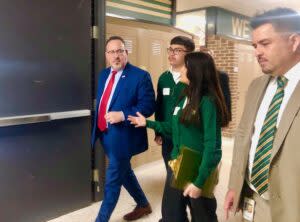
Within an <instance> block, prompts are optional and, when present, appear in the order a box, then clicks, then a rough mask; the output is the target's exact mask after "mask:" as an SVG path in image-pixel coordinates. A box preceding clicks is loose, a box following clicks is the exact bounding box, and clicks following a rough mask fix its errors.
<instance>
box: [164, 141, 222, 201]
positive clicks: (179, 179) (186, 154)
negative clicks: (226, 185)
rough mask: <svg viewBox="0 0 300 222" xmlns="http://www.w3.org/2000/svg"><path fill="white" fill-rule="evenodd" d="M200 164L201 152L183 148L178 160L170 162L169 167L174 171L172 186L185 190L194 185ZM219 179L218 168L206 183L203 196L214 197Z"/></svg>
mask: <svg viewBox="0 0 300 222" xmlns="http://www.w3.org/2000/svg"><path fill="white" fill-rule="evenodd" d="M200 164H201V155H200V153H199V152H197V151H195V150H193V149H191V148H189V147H186V146H184V147H182V149H181V152H180V155H179V156H178V158H177V159H175V160H171V161H169V166H170V167H171V169H172V171H173V178H172V181H171V186H172V187H174V188H177V189H180V190H183V189H184V188H185V186H186V185H187V184H188V183H192V182H193V181H194V180H195V179H196V177H197V175H198V172H199V166H200ZM218 177H219V170H218V167H217V168H216V169H214V170H213V171H212V173H211V174H210V176H209V177H208V178H207V180H206V181H205V184H204V186H203V188H202V194H201V196H203V197H208V198H213V197H214V188H215V186H216V184H217V183H218Z"/></svg>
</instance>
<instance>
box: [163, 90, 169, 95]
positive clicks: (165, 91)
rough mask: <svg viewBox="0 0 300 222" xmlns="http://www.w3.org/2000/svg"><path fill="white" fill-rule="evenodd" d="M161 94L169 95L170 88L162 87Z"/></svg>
mask: <svg viewBox="0 0 300 222" xmlns="http://www.w3.org/2000/svg"><path fill="white" fill-rule="evenodd" d="M163 95H164V96H169V95H170V88H163Z"/></svg>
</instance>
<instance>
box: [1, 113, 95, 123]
mask: <svg viewBox="0 0 300 222" xmlns="http://www.w3.org/2000/svg"><path fill="white" fill-rule="evenodd" d="M90 115H91V111H90V110H74V111H66V112H55V113H43V114H35V115H26V116H12V117H3V118H0V127H5V126H15V125H24V124H32V123H41V122H49V121H53V120H59V119H69V118H78V117H85V116H90Z"/></svg>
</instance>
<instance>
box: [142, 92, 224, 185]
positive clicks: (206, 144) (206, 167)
mask: <svg viewBox="0 0 300 222" xmlns="http://www.w3.org/2000/svg"><path fill="white" fill-rule="evenodd" d="M185 100H186V98H183V99H182V100H181V101H179V103H178V104H177V105H176V107H175V109H174V112H173V114H172V117H171V120H170V121H165V122H158V121H150V120H147V127H149V128H152V129H154V130H155V131H156V132H158V133H161V134H164V135H172V141H173V144H174V147H173V150H172V153H171V158H172V159H176V158H177V156H178V155H179V153H180V148H181V147H182V146H183V145H184V146H187V147H189V148H191V149H194V150H196V151H198V152H200V154H201V155H202V161H201V164H200V166H199V171H198V176H197V178H196V179H195V181H194V182H193V184H195V185H196V186H197V187H199V188H202V187H203V185H204V183H205V181H206V179H207V178H208V176H209V175H210V174H211V172H212V171H213V170H214V169H215V168H216V167H217V166H218V164H219V162H220V160H221V156H222V150H221V126H220V123H219V122H218V120H217V110H216V106H215V103H214V101H213V100H212V99H211V98H210V97H208V96H204V97H203V98H202V99H201V102H200V105H199V113H200V119H201V121H200V124H198V125H188V126H186V125H184V124H182V123H180V120H179V118H180V115H181V112H182V109H183V105H184V101H185Z"/></svg>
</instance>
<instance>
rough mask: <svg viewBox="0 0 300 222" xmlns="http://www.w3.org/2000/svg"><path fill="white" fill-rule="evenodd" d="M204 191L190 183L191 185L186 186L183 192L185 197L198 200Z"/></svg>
mask: <svg viewBox="0 0 300 222" xmlns="http://www.w3.org/2000/svg"><path fill="white" fill-rule="evenodd" d="M201 193H202V190H201V189H200V188H198V187H196V186H195V185H194V184H192V183H190V184H189V185H187V186H186V188H185V189H184V192H183V196H185V197H187V196H189V197H191V198H194V199H196V198H198V197H200V196H201Z"/></svg>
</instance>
